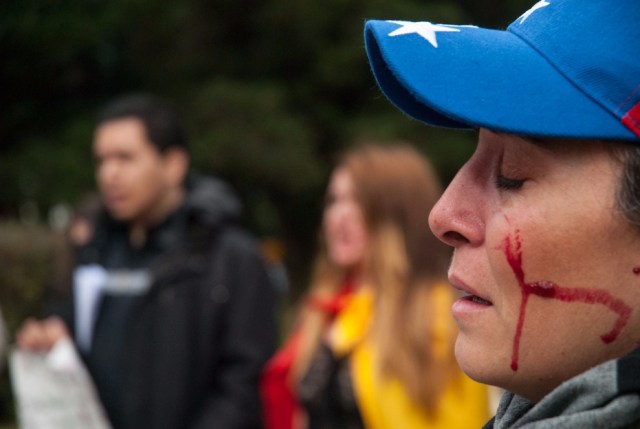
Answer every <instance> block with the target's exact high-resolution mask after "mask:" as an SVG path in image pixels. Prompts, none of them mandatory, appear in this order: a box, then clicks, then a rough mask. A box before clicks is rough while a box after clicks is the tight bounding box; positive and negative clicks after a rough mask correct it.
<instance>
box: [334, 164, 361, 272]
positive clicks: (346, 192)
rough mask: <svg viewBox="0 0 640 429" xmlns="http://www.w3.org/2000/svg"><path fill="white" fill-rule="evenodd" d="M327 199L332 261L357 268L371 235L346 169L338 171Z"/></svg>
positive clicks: (336, 170)
mask: <svg viewBox="0 0 640 429" xmlns="http://www.w3.org/2000/svg"><path fill="white" fill-rule="evenodd" d="M326 198H327V201H326V205H325V209H324V219H323V227H324V236H325V241H326V244H327V250H328V253H329V258H330V259H331V260H332V261H333V262H334V263H335V264H336V265H338V266H341V267H344V268H353V267H356V266H358V265H359V264H360V263H361V262H362V259H363V257H364V251H365V248H366V245H367V231H366V227H365V222H364V216H363V213H362V207H361V206H360V203H359V202H358V201H357V199H356V190H355V188H354V183H353V178H352V177H351V173H349V171H348V170H347V169H346V168H344V167H338V168H337V169H335V170H334V172H333V174H332V175H331V180H330V182H329V187H328V189H327V197H326Z"/></svg>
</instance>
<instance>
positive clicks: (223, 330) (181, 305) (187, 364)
mask: <svg viewBox="0 0 640 429" xmlns="http://www.w3.org/2000/svg"><path fill="white" fill-rule="evenodd" d="M239 212H240V204H239V202H238V201H237V199H236V198H235V196H233V194H231V193H230V191H229V189H228V188H227V186H226V185H224V184H223V183H222V182H220V181H217V180H214V179H200V180H198V181H196V183H195V184H192V185H190V186H189V187H188V195H187V197H186V200H185V203H184V204H183V206H182V207H181V208H180V209H179V210H178V211H177V212H176V213H174V214H173V215H172V216H170V219H168V220H167V221H165V223H163V224H162V225H160V226H159V227H158V228H156V229H155V230H152V231H150V234H149V238H148V240H150V241H151V243H148V245H149V246H151V247H152V250H151V251H150V253H151V254H152V255H151V256H152V257H151V258H150V259H149V258H147V259H149V260H148V261H145V260H144V259H145V258H144V257H143V258H142V260H143V261H142V262H140V261H137V262H135V261H134V262H132V263H131V264H125V265H132V266H133V268H140V267H136V266H135V265H145V263H147V262H149V264H148V268H149V273H150V274H151V286H150V289H149V290H148V292H147V293H145V294H144V295H143V296H140V297H138V298H137V299H136V300H135V301H134V303H133V304H132V305H133V307H132V308H131V309H130V311H129V314H130V316H129V318H128V321H127V322H126V324H125V325H123V326H124V329H123V333H124V336H123V341H122V345H121V348H120V349H118V350H120V353H118V354H119V355H121V359H120V368H121V369H122V372H121V374H115V376H117V377H119V378H120V380H121V382H120V387H119V388H118V389H117V391H118V392H120V394H118V395H111V397H110V398H108V401H109V402H110V403H112V404H111V405H113V402H114V401H116V402H115V403H116V405H117V407H116V408H117V409H118V418H117V419H115V421H114V426H115V429H133V428H135V429H142V428H145V429H146V428H148V429H186V428H219V429H231V428H238V429H240V428H242V429H250V428H258V427H260V426H261V421H260V420H261V418H260V416H261V408H260V400H259V393H258V385H257V383H258V377H259V373H260V370H261V368H262V365H263V363H264V362H265V361H266V360H267V359H268V358H269V356H270V355H271V354H272V352H273V348H274V346H275V322H274V290H273V286H272V285H271V284H270V283H269V281H268V277H267V273H266V269H265V265H264V263H263V260H262V258H261V256H260V252H259V250H258V247H257V246H256V243H255V242H254V241H253V239H252V238H250V237H249V236H248V235H247V234H246V233H245V232H244V231H243V230H241V229H239V228H238V227H237V226H235V225H234V222H235V220H236V218H237V217H238V215H239ZM126 237H127V234H126V228H125V227H124V226H123V225H119V224H118V223H117V222H114V221H113V220H111V219H109V218H108V216H104V215H103V216H101V217H100V218H99V220H98V221H97V224H96V229H95V235H94V238H93V240H92V241H91V242H90V243H89V244H88V245H86V246H83V247H82V248H81V249H79V250H78V263H79V264H89V263H99V264H102V265H106V268H111V267H109V266H108V265H110V264H111V265H116V266H118V265H122V262H115V263H114V260H116V261H117V260H118V259H122V255H120V254H119V251H118V250H117V249H118V245H121V244H122V243H115V246H114V241H117V240H120V241H122V240H126ZM125 244H127V245H128V241H126V243H125ZM114 249H116V250H115V251H114ZM120 253H122V252H120ZM125 253H126V252H125ZM105 260H106V262H105ZM116 268H122V266H120V267H116ZM101 316H102V314H101V313H100V312H99V313H98V316H97V320H96V322H95V326H96V330H94V333H98V332H99V331H98V328H100V326H101ZM69 323H70V327H73V322H72V321H69ZM103 328H105V327H104V326H103ZM106 328H109V327H108V326H107V327H106ZM94 343H96V348H98V347H97V345H99V343H100V338H99V337H96V338H94ZM103 343H105V341H103ZM107 343H108V342H107ZM106 347H107V349H108V347H109V344H107V345H106ZM98 349H99V348H98ZM103 349H104V347H103ZM92 353H93V354H95V353H96V351H95V349H92V351H91V352H90V353H89V354H88V355H86V354H85V359H86V360H87V363H88V367H89V369H90V371H91V370H92V365H91V362H92V361H95V358H96V356H92ZM106 354H108V353H106ZM98 358H102V359H103V360H104V356H98ZM118 372H119V371H118ZM104 375H105V374H102V376H103V378H104ZM107 376H108V377H109V376H111V374H107ZM97 385H98V390H99V393H101V395H102V394H103V392H100V383H97ZM105 396H108V395H106V394H105ZM114 396H115V398H114ZM104 399H105V398H103V400H104ZM118 401H119V402H118ZM112 420H114V419H113V418H112Z"/></svg>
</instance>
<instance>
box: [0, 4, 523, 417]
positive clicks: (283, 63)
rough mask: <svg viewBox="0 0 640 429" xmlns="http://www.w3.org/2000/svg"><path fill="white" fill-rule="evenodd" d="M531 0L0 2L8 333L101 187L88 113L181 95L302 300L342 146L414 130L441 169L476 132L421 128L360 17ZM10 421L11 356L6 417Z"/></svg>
mask: <svg viewBox="0 0 640 429" xmlns="http://www.w3.org/2000/svg"><path fill="white" fill-rule="evenodd" d="M532 3H533V1H532V0H448V1H436V0H433V1H430V0H323V1H321V2H310V1H305V0H235V1H230V0H226V1H223V0H173V1H170V2H169V1H158V0H66V1H65V0H58V1H56V0H5V1H2V2H0V306H1V307H2V310H3V313H4V317H5V319H6V322H7V326H8V330H9V332H10V333H13V332H14V330H15V328H16V327H17V326H18V324H19V323H20V322H21V321H22V320H23V319H24V318H25V317H26V316H30V315H38V314H39V312H40V311H41V310H42V306H43V302H44V300H45V297H46V294H47V287H48V285H50V284H56V283H58V284H59V283H60V281H63V280H64V279H60V278H58V277H59V276H60V275H61V274H60V273H61V272H63V271H64V270H62V269H61V267H62V266H63V265H64V264H65V263H68V261H67V262H66V261H65V255H64V253H63V252H62V250H61V249H63V248H64V235H63V231H64V229H65V227H66V225H67V222H68V220H69V218H70V214H71V213H72V211H73V209H74V208H75V207H76V206H77V205H78V204H81V203H82V201H84V200H86V198H87V196H88V195H91V192H92V191H93V190H94V186H95V185H94V179H93V164H92V157H91V139H92V127H93V120H94V114H95V112H96V109H97V108H98V107H100V106H101V105H102V104H103V103H104V102H105V101H107V100H109V99H110V98H112V97H114V96H117V95H120V94H122V93H126V92H131V91H146V92H152V93H156V94H158V95H161V96H164V97H166V98H168V99H170V100H172V101H173V102H174V103H175V104H176V105H178V106H179V107H180V108H181V110H182V113H183V114H184V116H185V118H186V119H187V121H188V123H189V125H190V130H191V135H192V158H193V165H194V168H195V170H196V171H197V172H201V173H205V174H214V175H217V176H219V177H222V178H224V179H226V180H227V181H229V182H230V183H231V184H232V185H233V186H234V187H235V188H236V190H237V191H238V193H239V194H240V196H241V198H242V199H243V201H244V204H245V209H246V210H245V224H246V225H247V226H248V227H249V228H250V229H251V230H252V231H253V232H254V233H255V234H256V235H257V236H258V237H259V238H260V239H261V240H262V241H263V242H264V249H265V252H266V254H267V256H268V258H269V259H270V260H271V261H272V262H274V264H280V267H281V268H284V270H283V271H282V272H284V275H285V276H286V279H287V282H286V284H287V285H288V294H287V297H286V301H285V302H286V303H292V302H294V301H295V299H296V298H297V297H298V296H299V295H300V294H301V293H302V292H303V291H304V290H305V288H306V282H307V277H308V272H309V268H310V264H311V261H310V258H311V256H312V255H313V254H314V253H315V249H316V237H317V232H318V227H319V219H320V213H321V206H322V198H323V193H324V188H325V186H326V182H327V178H328V174H329V171H330V168H331V166H332V164H333V162H334V160H335V156H336V155H337V154H338V153H339V152H340V151H342V150H343V149H344V148H346V147H348V146H349V145H352V144H354V143H356V142H358V141H363V140H376V141H397V140H403V141H411V142H414V143H416V145H417V146H418V147H419V148H420V149H421V150H422V151H423V152H424V153H425V154H426V155H428V156H429V157H430V158H431V159H432V161H433V162H434V164H435V165H436V166H437V168H438V171H439V173H440V175H441V177H442V179H443V181H444V182H445V183H446V182H447V181H448V180H450V179H451V177H452V175H453V173H454V172H455V170H456V168H457V167H458V166H459V165H460V163H461V162H462V161H463V160H464V159H465V158H466V156H468V154H469V153H470V151H471V150H472V149H473V144H472V142H473V141H474V138H475V135H474V134H473V133H466V132H453V133H452V132H450V131H446V130H441V129H433V128H427V127H425V126H422V125H420V124H419V123H417V122H416V121H412V120H409V119H408V118H407V117H405V116H403V115H402V114H400V113H399V112H398V111H397V110H396V109H395V108H394V107H392V106H391V105H390V104H389V103H388V102H387V101H386V99H384V97H383V96H382V95H381V93H380V92H379V90H378V89H377V87H376V85H375V82H374V80H373V77H372V75H371V73H370V71H369V66H368V62H367V60H366V55H365V51H364V43H363V38H362V32H363V24H364V21H365V20H366V19H369V18H377V19H402V20H429V21H433V22H439V23H457V24H476V25H481V26H490V27H495V28H504V27H506V26H507V25H508V23H510V22H511V21H512V20H514V19H515V18H516V17H517V16H518V15H519V14H520V13H522V12H523V11H524V10H526V9H527V8H528V7H529V6H530V5H531V4H532ZM430 141H439V142H440V143H442V142H443V141H446V144H439V145H429V144H428V143H429V142H430ZM426 218H427V214H426V213H425V227H426ZM281 275H282V274H281ZM285 305H286V304H285ZM13 422H14V415H13V405H12V400H11V390H10V386H9V382H8V376H7V374H6V371H3V374H2V378H1V380H0V427H5V426H6V427H12V426H11V425H12V424H13Z"/></svg>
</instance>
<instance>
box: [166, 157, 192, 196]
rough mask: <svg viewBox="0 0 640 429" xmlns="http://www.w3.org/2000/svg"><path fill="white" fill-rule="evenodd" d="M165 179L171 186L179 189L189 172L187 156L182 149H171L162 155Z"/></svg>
mask: <svg viewBox="0 0 640 429" xmlns="http://www.w3.org/2000/svg"><path fill="white" fill-rule="evenodd" d="M163 157H164V167H165V172H164V174H165V177H166V178H167V182H168V183H169V184H170V185H171V186H177V187H181V186H182V185H183V183H184V178H185V176H186V175H187V171H188V170H189V155H188V154H187V152H186V151H185V150H183V149H179V148H171V149H167V151H166V152H165V153H164V155H163Z"/></svg>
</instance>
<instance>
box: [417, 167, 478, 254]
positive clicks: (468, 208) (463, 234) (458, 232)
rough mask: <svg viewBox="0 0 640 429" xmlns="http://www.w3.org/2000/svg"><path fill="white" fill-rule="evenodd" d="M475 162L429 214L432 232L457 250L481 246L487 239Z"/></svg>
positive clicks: (459, 173) (457, 175) (457, 176)
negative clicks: (464, 246) (467, 245)
mask: <svg viewBox="0 0 640 429" xmlns="http://www.w3.org/2000/svg"><path fill="white" fill-rule="evenodd" d="M472 161H473V158H472V159H471V160H469V161H468V162H467V163H466V164H465V165H464V166H463V167H462V168H461V169H460V171H458V173H457V174H456V176H455V177H454V179H453V180H452V181H451V183H450V184H449V186H448V187H447V189H446V190H445V191H444V193H443V194H442V196H441V197H440V199H439V200H438V202H437V203H436V204H435V205H434V207H433V209H432V210H431V213H430V214H429V227H430V228H431V231H432V232H433V233H434V234H435V235H436V237H438V238H439V239H440V240H441V241H442V242H444V243H445V244H448V245H449V246H452V247H454V248H457V247H459V246H462V245H466V244H469V245H472V246H478V245H480V244H482V242H483V238H484V221H483V211H484V210H483V205H482V198H483V186H482V184H481V181H480V178H479V177H477V175H475V174H474V173H473V164H472Z"/></svg>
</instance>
